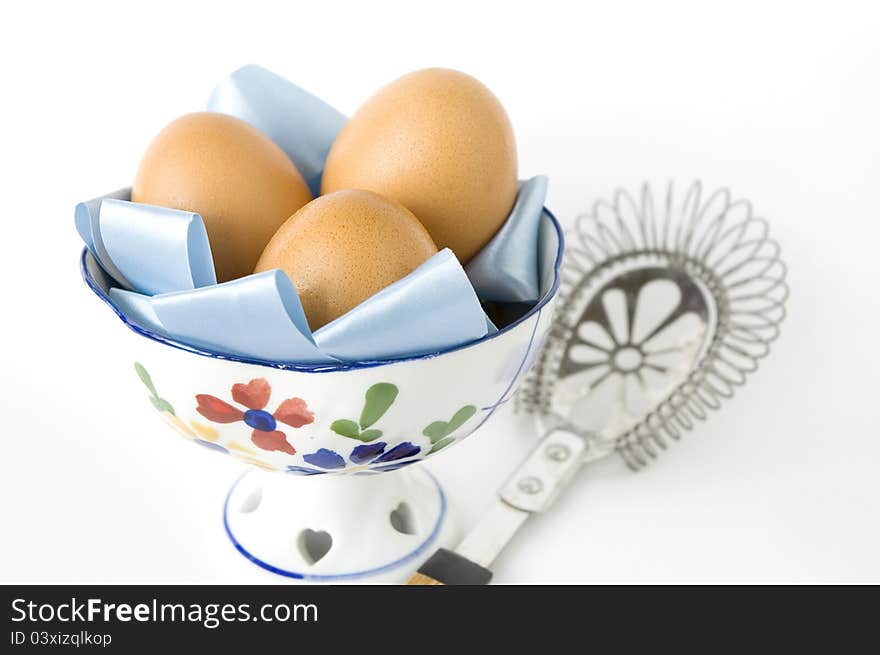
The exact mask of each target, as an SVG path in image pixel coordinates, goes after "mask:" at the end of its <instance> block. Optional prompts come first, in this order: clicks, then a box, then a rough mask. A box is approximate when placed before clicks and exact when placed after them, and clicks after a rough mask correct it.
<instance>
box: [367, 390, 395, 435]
mask: <svg viewBox="0 0 880 655" xmlns="http://www.w3.org/2000/svg"><path fill="white" fill-rule="evenodd" d="M396 399H397V387H396V386H395V385H393V384H389V383H388V382H380V383H379V384H374V385H373V386H372V387H370V388H369V389H367V393H366V394H365V395H364V409H363V411H362V412H361V420H360V424H361V428H362V429H364V428H368V427H370V426H371V425H373V423H375V422H376V421H378V420H379V419H380V418H382V415H383V414H385V412H387V411H388V408H389V407H391V405H393V404H394V401H395V400H396Z"/></svg>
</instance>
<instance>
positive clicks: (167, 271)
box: [75, 189, 217, 295]
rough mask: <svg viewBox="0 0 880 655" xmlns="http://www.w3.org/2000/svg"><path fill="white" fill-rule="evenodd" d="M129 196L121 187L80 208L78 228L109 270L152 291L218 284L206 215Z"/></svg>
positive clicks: (144, 290)
mask: <svg viewBox="0 0 880 655" xmlns="http://www.w3.org/2000/svg"><path fill="white" fill-rule="evenodd" d="M129 196H130V192H129V190H128V189H121V190H119V191H115V192H114V193H111V194H108V195H107V196H103V197H101V198H96V199H94V200H90V201H88V202H84V203H80V204H79V205H77V207H76V211H75V221H76V227H77V231H78V232H79V233H80V236H81V237H82V239H83V241H85V243H86V246H87V247H88V248H89V250H90V251H91V253H92V255H94V256H95V259H97V260H98V262H99V263H100V264H101V266H102V267H103V268H104V270H106V271H107V273H109V274H110V276H111V277H113V278H114V279H115V280H116V281H117V282H119V284H120V285H121V286H122V287H123V288H125V289H128V290H134V291H138V292H141V293H146V294H149V295H153V294H157V293H169V292H171V291H182V290H184V289H196V288H198V287H204V286H209V285H212V284H216V283H217V278H216V276H215V274H214V261H213V259H212V258H211V246H210V244H209V243H208V233H207V231H206V230H205V223H204V221H203V220H202V217H201V216H199V215H198V214H193V213H192V212H185V211H180V210H177V209H168V208H167V207H154V206H152V205H143V204H140V203H134V202H128V200H127V199H128V197H129Z"/></svg>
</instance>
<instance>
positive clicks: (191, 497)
mask: <svg viewBox="0 0 880 655" xmlns="http://www.w3.org/2000/svg"><path fill="white" fill-rule="evenodd" d="M872 4H875V3H864V4H863V5H853V4H850V3H847V2H833V3H826V4H825V6H824V7H823V8H817V7H816V6H814V5H811V4H810V3H804V2H798V3H791V4H786V5H782V4H775V3H772V2H760V3H747V2H737V3H725V4H724V5H714V4H713V3H706V2H699V3H693V4H687V5H683V4H680V3H676V2H660V3H653V2H645V3H629V2H597V3H570V2H564V3H562V2H560V3H555V2H548V1H547V0H538V1H532V2H528V3H514V2H505V3H503V4H493V5H490V4H488V3H478V2H475V1H470V2H465V3H455V2H450V1H449V0H446V1H444V2H442V3H431V4H428V3H418V2H406V3H399V4H386V3H382V2H374V1H370V2H357V3H351V4H339V3H333V2H324V1H322V2H302V3H300V2H284V3H280V2H279V3H277V4H274V5H273V4H262V3H259V2H255V1H253V0H249V1H248V2H240V3H235V4H234V5H230V6H224V5H221V4H220V3H217V2H211V3H205V4H203V5H197V4H195V3H192V4H190V3H183V2H174V3H171V4H170V5H168V6H165V5H163V4H162V3H159V2H151V3H138V4H137V6H136V7H135V5H134V4H132V5H131V6H129V5H125V4H123V3H118V2H115V3H107V4H106V5H102V6H96V5H94V4H92V3H87V2H76V3H58V4H57V5H48V6H47V5H44V4H43V3H36V2H35V3H28V4H27V9H10V8H9V7H10V6H11V5H12V3H6V4H5V5H4V8H3V9H0V12H2V15H0V70H2V75H0V88H2V89H3V92H2V100H0V118H2V120H0V188H2V202H3V216H2V219H0V220H2V222H3V231H2V234H3V237H4V243H3V251H2V252H3V255H2V260H0V261H2V263H0V266H2V300H3V312H2V323H0V330H2V333H0V358H2V360H0V399H2V401H0V402H2V416H0V435H2V450H0V525H2V528H0V532H2V539H0V581H2V582H13V581H31V582H154V581H155V582H225V581H230V582H247V581H253V582H275V581H277V580H276V579H275V578H274V577H272V576H271V575H270V574H267V573H263V572H262V571H260V570H259V569H256V567H253V566H251V565H249V564H247V563H246V562H245V561H244V560H243V559H242V558H241V557H239V556H238V555H237V554H236V553H235V552H234V551H233V550H232V548H231V547H230V546H229V544H228V543H227V542H226V541H225V538H224V536H223V534H222V528H221V524H220V503H221V500H222V498H223V497H224V494H225V492H226V489H227V487H228V485H229V484H230V483H231V482H232V481H233V480H234V479H235V478H236V477H237V475H238V474H239V471H240V466H239V465H237V464H236V463H235V462H233V461H231V460H229V459H226V458H222V457H217V456H211V455H210V454H206V453H205V452H203V450H202V449H197V448H193V447H192V446H189V445H187V444H186V443H184V442H183V440H180V439H177V442H174V439H176V436H175V435H173V434H172V433H171V432H170V431H167V430H166V429H165V428H163V427H162V426H161V425H160V424H159V423H158V422H157V421H156V420H155V418H154V417H153V416H152V415H151V414H149V413H148V411H147V410H144V409H143V408H144V403H143V402H142V401H141V400H138V399H136V398H133V397H130V395H129V394H128V393H123V391H122V390H118V388H121V389H129V387H127V386H126V385H120V384H118V376H119V375H120V374H122V373H121V372H122V371H123V370H124V369H126V368H127V366H128V364H127V362H128V360H127V359H125V353H123V352H119V351H118V350H117V347H118V346H119V344H121V343H123V337H124V336H127V335H123V334H122V331H123V328H122V326H121V324H119V323H118V322H117V321H116V320H115V319H114V318H113V317H112V315H111V314H110V313H109V311H108V310H107V309H106V308H105V307H104V306H102V305H101V304H100V303H99V302H97V300H96V298H95V297H94V296H93V295H92V294H91V293H90V292H89V291H88V290H87V289H86V288H85V286H84V285H83V283H82V282H81V280H80V278H79V273H78V270H77V257H78V253H79V251H80V248H81V244H80V242H79V240H78V237H77V235H76V233H75V231H74V227H73V207H74V204H75V203H76V202H77V201H79V200H83V199H87V198H91V197H93V196H96V195H99V194H101V193H104V192H107V191H110V190H112V189H116V188H118V187H121V186H125V185H127V184H129V183H130V181H131V179H132V176H133V174H134V170H135V167H136V165H137V162H138V159H139V157H140V154H141V152H142V150H143V149H144V148H145V146H146V145H147V143H148V142H149V140H150V138H151V137H152V135H153V134H154V133H156V132H157V131H158V130H159V129H160V128H161V127H162V126H163V125H164V124H165V123H166V122H168V121H169V120H170V119H172V118H174V117H175V116H177V115H179V114H182V113H186V112H189V111H192V110H197V109H200V108H201V107H202V106H203V104H204V101H205V99H206V97H207V95H208V93H209V91H210V90H211V88H212V86H213V84H214V83H215V82H216V81H217V80H218V79H220V78H221V77H222V76H224V75H225V74H227V73H229V72H231V71H232V70H234V69H236V68H238V67H239V66H241V65H243V64H245V63H250V62H253V63H259V64H262V65H264V66H266V67H268V68H270V69H273V70H275V71H276V72H278V73H280V74H281V75H284V76H286V77H288V78H290V79H291V80H293V81H295V82H296V83H298V84H300V85H301V86H303V87H305V88H307V89H309V90H311V91H312V92H314V93H316V94H317V95H318V96H320V97H322V98H324V99H326V100H327V101H329V102H331V103H332V104H334V105H336V106H337V107H339V108H340V109H341V110H343V111H344V112H346V113H351V112H353V111H354V110H355V109H356V108H357V106H358V105H359V103H360V102H361V101H362V100H363V99H365V98H366V97H367V96H368V95H369V94H371V93H372V92H373V91H374V90H376V89H377V88H379V87H380V86H382V85H383V84H385V83H386V82H388V81H390V80H391V79H394V78H395V77H397V76H399V75H400V74H402V73H405V72H408V71H410V70H413V69H417V68H421V67H424V66H429V65H442V66H448V67H454V68H459V69H462V70H464V71H467V72H469V73H471V74H473V75H475V76H476V77H478V78H480V79H482V80H483V81H484V82H485V83H486V84H488V85H489V86H490V88H492V89H493V90H494V91H495V93H496V94H497V95H498V96H499V97H500V98H501V100H502V102H503V103H504V104H505V105H506V107H507V109H508V112H509V113H510V116H511V118H512V121H513V123H514V126H515V129H516V132H517V137H518V142H519V153H520V161H521V170H520V172H521V177H526V176H529V175H533V174H536V173H546V174H548V175H549V176H550V181H551V188H550V197H549V202H548V205H549V206H550V207H551V208H552V209H553V210H554V211H555V212H556V213H557V215H558V216H560V217H561V218H562V219H563V221H564V222H569V221H571V219H572V218H573V217H574V216H575V214H576V213H577V212H578V211H581V210H584V209H586V208H587V207H588V205H589V204H591V203H592V202H593V201H594V200H595V199H597V198H600V197H605V196H608V195H609V194H610V193H611V192H612V191H613V190H614V188H616V187H618V186H623V187H628V188H633V187H634V186H636V185H638V184H639V183H641V181H642V180H651V181H652V182H654V183H655V184H656V183H659V184H663V183H665V181H666V180H668V179H675V180H676V181H678V182H679V183H680V184H683V183H686V182H688V181H690V180H691V179H693V178H695V177H700V178H701V179H702V180H703V181H704V183H705V184H706V186H707V187H715V186H719V185H726V186H729V187H730V188H731V189H732V190H733V193H734V195H736V196H740V197H745V198H748V199H750V200H751V201H752V202H753V203H754V206H755V208H756V211H757V213H758V214H760V215H763V216H765V217H766V218H768V219H769V220H770V222H771V225H772V231H773V235H774V236H775V237H776V238H777V239H778V240H779V241H780V242H781V244H782V246H783V256H784V258H785V260H786V261H787V263H788V264H789V267H790V278H789V279H790V284H791V287H792V295H791V299H790V302H789V309H790V312H789V316H788V318H787V320H786V322H785V324H784V326H783V334H782V338H781V339H780V340H779V341H778V342H777V344H776V346H775V349H774V352H773V353H772V355H771V357H770V358H769V359H767V360H766V361H765V362H764V363H763V365H762V368H761V370H760V371H758V373H756V374H755V376H754V377H753V378H752V379H750V381H749V382H748V383H747V384H746V386H745V387H744V388H743V389H742V390H741V392H740V393H738V395H737V396H736V398H735V399H733V400H732V401H731V402H728V403H726V405H725V406H724V407H723V409H722V411H721V412H719V413H718V414H716V415H713V416H712V417H711V419H710V420H709V421H708V422H707V423H705V424H703V425H700V426H699V427H698V429H697V430H696V432H695V433H693V434H689V435H687V437H686V438H685V439H684V440H683V441H682V442H681V443H680V444H677V445H675V446H673V448H672V450H671V451H670V452H669V454H668V455H665V456H663V458H662V459H661V460H659V461H658V463H657V464H656V465H655V466H652V467H650V468H648V469H647V470H645V471H644V472H641V473H638V474H631V473H629V472H628V471H627V470H626V469H625V468H624V466H623V465H622V463H620V462H619V461H616V460H609V461H605V462H603V463H601V464H599V465H597V466H594V467H591V468H590V469H589V470H585V471H584V473H583V474H582V475H581V476H580V478H579V479H578V480H577V481H576V482H575V484H574V485H573V487H572V489H571V490H570V492H569V493H567V495H565V496H564V497H562V498H561V499H560V500H559V502H558V504H557V505H556V506H555V507H554V508H553V510H552V511H551V512H550V513H549V514H547V515H546V516H542V517H539V518H538V519H536V520H534V521H533V522H532V523H531V524H529V525H528V526H527V527H526V528H525V530H524V531H523V533H522V534H521V535H520V536H519V538H518V539H517V540H516V542H515V543H514V544H512V545H511V546H510V548H509V549H508V550H507V551H506V553H505V554H504V555H503V556H502V558H501V559H500V560H499V562H498V563H497V566H496V571H497V577H496V579H497V581H498V582H502V583H513V582H581V583H589V582H826V581H828V582H831V581H873V582H880V557H878V553H880V430H878V418H880V416H878V414H880V410H878V406H880V395H878V392H880V384H878V383H880V375H878V351H880V343H878V322H880V313H878V302H877V297H878V291H877V280H878V277H880V264H878V254H880V227H878V225H880V210H878V204H880V194H878V190H880V189H878V186H880V127H878V121H880V84H878V80H880V45H878V42H880V39H878V35H880V19H878V14H877V12H876V10H874V9H872V7H871V5H872ZM576 6H577V7H580V8H579V9H574V8H573V7H576ZM875 6H876V5H875ZM534 439H535V435H534V433H533V431H532V428H531V424H530V422H529V421H528V420H527V419H524V418H522V417H519V416H515V415H513V414H512V413H511V412H510V410H509V409H508V410H506V411H505V412H504V413H502V414H499V415H498V416H497V419H493V421H492V422H490V423H489V424H488V425H487V426H486V427H485V428H484V430H483V431H482V433H480V434H478V435H475V436H474V437H472V438H471V439H470V440H469V441H468V442H466V443H465V444H463V445H461V446H460V447H457V448H454V449H450V450H449V451H447V452H446V453H445V454H443V455H442V456H441V457H439V458H437V459H435V460H432V462H431V465H430V466H431V468H432V469H433V470H435V471H436V472H437V473H439V474H440V475H441V476H442V478H443V479H444V481H445V482H446V483H447V485H448V487H449V489H450V493H451V494H452V496H453V497H454V498H455V499H456V500H458V501H459V504H460V505H461V506H462V511H463V513H462V519H463V521H464V523H465V525H467V524H469V523H471V522H473V521H474V520H475V519H476V517H477V515H478V513H479V511H480V509H481V508H482V507H484V506H485V505H486V504H487V503H488V501H489V499H490V498H491V496H492V493H493V489H494V487H495V486H496V485H497V484H498V483H500V482H501V481H502V480H503V478H504V477H505V475H506V472H507V471H508V470H509V469H510V467H512V466H513V465H514V464H515V463H516V462H517V461H518V460H519V458H520V457H521V456H522V454H523V453H524V452H525V451H526V450H527V449H528V448H529V446H530V444H532V443H533V442H534ZM168 452H171V453H172V454H173V457H168V455H167V453H168Z"/></svg>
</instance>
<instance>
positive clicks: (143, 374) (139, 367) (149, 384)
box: [134, 362, 159, 396]
mask: <svg viewBox="0 0 880 655" xmlns="http://www.w3.org/2000/svg"><path fill="white" fill-rule="evenodd" d="M134 370H135V373H137V376H138V377H139V378H140V379H141V382H143V383H144V386H145V387H146V388H147V389H148V390H149V391H150V395H151V396H158V395H159V394H157V393H156V387H154V386H153V378H151V377H150V374H149V373H147V369H145V368H144V365H143V364H141V363H140V362H135V363H134Z"/></svg>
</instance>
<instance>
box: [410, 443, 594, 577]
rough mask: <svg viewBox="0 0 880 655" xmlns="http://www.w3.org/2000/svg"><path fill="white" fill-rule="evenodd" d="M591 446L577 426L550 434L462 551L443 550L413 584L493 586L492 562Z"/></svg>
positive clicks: (552, 496)
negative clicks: (575, 428)
mask: <svg viewBox="0 0 880 655" xmlns="http://www.w3.org/2000/svg"><path fill="white" fill-rule="evenodd" d="M587 444H588V442H587V439H586V437H585V435H583V434H579V433H578V432H575V431H574V430H571V429H567V428H561V427H560V428H556V429H554V430H551V431H550V432H549V433H547V435H545V436H544V438H543V439H541V441H540V442H539V443H538V445H537V447H536V448H534V449H533V450H532V452H531V453H529V455H528V456H527V457H526V459H525V460H524V461H523V462H522V464H520V466H519V467H518V468H517V469H516V471H514V473H513V475H511V476H510V478H508V480H507V482H506V483H505V484H504V486H502V487H501V489H500V490H499V491H498V498H496V499H495V501H494V502H493V505H492V507H491V508H490V509H489V511H487V512H486V513H485V514H484V515H483V517H482V518H481V519H480V520H479V521H478V522H477V524H476V526H474V528H472V529H471V531H470V532H469V533H468V534H467V535H466V536H465V538H464V539H463V540H462V542H461V543H460V544H459V545H458V546H457V547H456V549H455V550H454V551H451V550H447V549H445V548H441V549H439V550H438V551H437V552H435V553H434V554H433V555H432V556H431V557H429V558H428V559H427V560H426V561H425V563H424V564H422V566H421V567H419V570H418V571H417V572H416V574H415V575H414V576H413V577H412V578H410V580H409V582H407V584H410V585H444V584H455V585H461V584H477V585H483V584H488V582H489V581H490V580H491V579H492V571H490V570H489V568H488V567H489V565H490V564H491V563H492V562H493V561H495V558H496V557H497V556H498V554H499V553H500V552H501V551H502V550H503V549H504V547H505V546H506V545H507V544H508V543H509V542H510V540H511V539H512V538H513V536H514V535H515V534H516V532H517V531H518V530H519V528H520V527H521V526H522V524H523V523H525V521H526V519H527V518H528V517H529V516H531V515H532V514H533V513H536V512H543V511H544V510H546V509H547V508H549V507H550V505H552V504H553V501H554V500H555V499H556V497H557V496H558V495H559V492H560V491H562V489H563V488H564V487H565V486H566V485H567V483H568V482H569V480H571V478H572V477H573V476H574V474H575V473H576V472H577V470H578V469H579V468H580V467H581V464H582V463H583V462H584V453H585V451H586V449H587Z"/></svg>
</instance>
